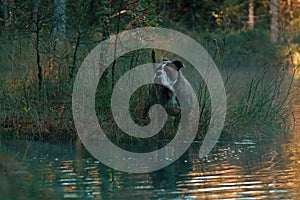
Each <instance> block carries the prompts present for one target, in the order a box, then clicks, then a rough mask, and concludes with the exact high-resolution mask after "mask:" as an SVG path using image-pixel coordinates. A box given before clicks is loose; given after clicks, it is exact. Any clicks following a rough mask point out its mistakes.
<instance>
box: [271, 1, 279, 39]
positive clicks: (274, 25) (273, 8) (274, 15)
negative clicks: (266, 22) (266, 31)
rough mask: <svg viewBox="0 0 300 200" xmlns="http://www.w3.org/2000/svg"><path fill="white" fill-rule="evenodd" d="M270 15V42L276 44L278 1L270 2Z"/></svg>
mask: <svg viewBox="0 0 300 200" xmlns="http://www.w3.org/2000/svg"><path fill="white" fill-rule="evenodd" d="M270 14H271V26H270V29H271V33H270V37H271V42H273V43H277V42H278V0H270Z"/></svg>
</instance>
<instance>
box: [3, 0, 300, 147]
mask: <svg viewBox="0 0 300 200" xmlns="http://www.w3.org/2000/svg"><path fill="white" fill-rule="evenodd" d="M289 2H290V4H288V3H287V2H281V4H280V21H279V24H280V25H281V27H282V28H281V33H280V40H279V43H278V44H272V43H271V42H270V39H269V33H270V31H269V27H270V14H269V2H268V1H266V0H263V1H255V4H254V8H255V26H254V29H252V30H250V29H249V27H248V26H247V22H248V3H249V2H248V1H241V0H224V1H219V0H214V1H208V0H200V1H196V0H191V1H188V2H187V1H183V0H177V1H170V0H164V1H161V0H155V1H151V2H150V1H142V0H124V1H110V0H102V1H96V0H88V1H84V0H80V1H69V0H66V10H65V11H66V12H65V13H66V20H67V21H66V30H67V31H66V34H65V35H64V36H61V37H57V36H56V35H54V34H53V32H54V24H55V20H56V19H55V17H54V16H53V15H54V9H55V8H54V6H53V2H52V1H50V0H49V1H48V0H47V1H37V0H35V1H28V0H25V1H20V0H16V1H1V3H0V13H1V14H0V26H1V30H0V32H1V33H0V34H1V38H0V44H1V45H0V74H1V76H0V88H1V90H0V103H1V104H0V111H1V114H0V129H1V130H0V131H1V132H5V133H7V132H14V133H15V134H13V135H14V136H17V137H19V136H21V137H23V136H26V137H27V136H28V135H29V136H33V135H34V136H35V137H37V138H39V139H45V138H49V137H50V136H51V135H52V134H53V133H58V134H56V135H62V136H63V135H67V134H66V133H70V135H71V136H73V135H74V134H75V130H74V126H73V123H72V115H71V94H72V83H73V79H74V77H75V75H76V72H77V70H78V68H79V66H80V63H81V62H82V61H83V59H84V58H85V56H86V55H87V54H88V53H89V51H91V49H92V48H93V47H94V46H95V45H97V44H98V43H99V41H101V40H103V39H106V38H108V37H109V36H110V34H115V33H119V32H121V31H122V30H126V29H131V28H137V27H145V26H162V27H167V28H173V29H177V30H179V31H183V32H184V33H187V34H189V35H191V36H192V37H193V38H195V39H196V40H197V41H199V42H200V43H201V44H202V45H203V46H204V47H205V48H206V49H207V50H208V52H209V53H210V54H211V55H212V57H213V58H214V60H215V62H216V63H217V64H218V66H220V70H221V71H223V72H224V74H225V75H224V79H225V80H226V83H227V82H230V78H229V76H230V74H229V75H228V73H225V72H226V71H233V72H231V73H232V74H233V77H235V76H234V75H235V74H234V69H235V68H236V67H237V66H238V67H241V68H244V69H252V70H256V69H266V71H263V73H262V76H260V77H251V78H250V79H249V82H247V81H245V82H243V83H244V84H245V87H244V89H243V90H239V94H240V97H241V98H240V99H236V98H233V99H229V100H230V102H229V104H230V106H231V107H230V109H229V115H228V116H229V117H230V118H229V121H228V124H227V126H226V130H225V132H227V133H228V134H233V133H234V132H235V131H236V130H239V129H240V128H241V127H243V126H244V127H245V126H249V124H250V123H251V122H253V123H254V124H259V123H262V124H272V125H270V126H274V124H276V123H277V124H278V123H281V124H283V123H284V122H283V121H284V120H283V121H281V120H282V119H283V118H284V117H286V102H283V101H282V99H280V98H281V96H280V94H279V93H278V92H279V91H280V90H281V89H280V88H281V86H282V80H283V77H285V74H284V73H281V72H280V70H282V69H286V66H285V63H286V60H287V59H289V57H293V56H294V57H295V56H297V55H298V53H299V50H298V49H297V47H299V38H300V34H299V21H300V18H299V17H300V11H299V3H298V2H297V1H296V0H295V1H294V0H291V1H289ZM4 8H7V9H6V10H7V11H9V13H4V12H6V11H5V9H4ZM286 52H288V53H286ZM161 54H162V55H164V53H161ZM147 61H148V62H150V61H151V59H150V53H149V51H148V50H141V51H134V52H131V53H130V54H126V55H124V56H123V57H122V58H119V59H118V60H117V61H116V62H115V63H114V65H113V66H110V68H109V69H108V70H107V79H106V80H104V81H103V82H101V83H99V87H98V91H97V95H96V96H97V98H101V99H103V101H99V102H98V101H97V105H96V107H97V109H98V111H99V113H100V111H101V113H102V112H103V114H99V113H98V117H99V119H101V120H99V121H104V126H106V127H107V130H108V132H110V133H111V136H112V137H115V138H116V140H117V141H119V142H120V141H123V140H124V141H125V140H127V139H128V137H127V136H125V135H124V134H123V135H122V133H120V130H118V128H117V127H116V126H115V125H114V124H113V121H111V118H112V116H111V113H110V109H109V105H110V99H109V98H110V95H111V87H113V86H114V83H115V81H114V80H118V78H119V77H121V76H122V75H123V74H124V73H125V72H126V71H128V70H130V69H132V68H133V67H135V66H137V65H140V64H144V63H145V62H147ZM266 66H272V67H269V68H266ZM271 68H272V70H270V69H271ZM39 71H40V73H38V72H39ZM185 73H189V72H185ZM270 73H272V75H271V74H270ZM38 74H39V75H38ZM191 74H193V73H192V72H191ZM40 76H41V79H40ZM199 80H200V82H201V79H199ZM232 82H234V81H232ZM239 85H241V83H239ZM197 89H198V98H199V102H200V104H201V109H202V110H201V116H200V118H201V120H200V124H201V127H200V131H199V138H201V137H202V136H203V133H204V132H205V130H206V128H207V125H208V123H209V116H210V102H209V93H208V91H207V88H206V86H205V84H204V83H203V82H201V84H200V87H199V88H197ZM227 89H228V94H229V95H232V93H234V92H232V90H231V89H230V87H228V86H227ZM231 92H232V93H231ZM146 93H147V88H141V89H140V90H139V91H137V92H136V93H135V96H134V97H133V98H132V100H131V101H132V105H137V106H133V107H131V111H132V116H133V118H134V119H135V120H137V123H141V122H140V121H139V120H138V118H139V116H140V113H141V112H142V109H143V103H144V102H145V99H140V97H139V95H142V96H145V95H146ZM283 100H285V99H283ZM169 121H171V120H169ZM171 128H172V125H171V123H169V124H168V126H167V128H166V130H165V133H166V135H165V136H166V137H165V138H153V139H154V140H156V139H159V140H160V139H166V138H168V137H172V135H170V134H169V133H171V132H172V131H171ZM124 138H125V139H124ZM129 140H130V141H133V140H134V139H132V138H130V139H129Z"/></svg>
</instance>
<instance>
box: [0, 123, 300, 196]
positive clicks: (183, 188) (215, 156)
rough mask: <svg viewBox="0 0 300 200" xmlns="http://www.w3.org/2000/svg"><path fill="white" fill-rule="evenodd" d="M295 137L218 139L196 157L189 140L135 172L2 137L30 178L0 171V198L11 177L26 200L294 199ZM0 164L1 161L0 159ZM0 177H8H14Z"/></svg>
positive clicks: (299, 180)
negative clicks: (168, 161)
mask: <svg viewBox="0 0 300 200" xmlns="http://www.w3.org/2000/svg"><path fill="white" fill-rule="evenodd" d="M299 119H300V118H299ZM296 136H297V137H296ZM298 139H299V134H297V135H295V138H292V139H291V142H289V140H288V139H282V140H264V141H252V140H250V139H245V140H242V141H234V142H222V143H219V144H218V146H217V147H216V148H215V149H214V151H213V152H211V154H210V155H209V156H208V157H206V158H204V159H202V160H198V159H197V155H198V149H199V145H200V144H199V143H194V145H193V146H192V147H191V148H190V149H189V151H188V152H187V153H186V154H184V155H183V156H182V157H181V159H180V160H178V161H177V162H175V163H174V164H172V165H171V166H169V167H167V168H165V169H162V170H160V171H156V172H153V173H148V174H138V175H137V174H128V173H122V172H119V171H115V170H112V169H110V168H108V167H106V166H104V165H102V164H101V163H99V161H97V160H95V159H94V158H93V157H91V156H90V155H89V154H88V153H87V152H85V154H84V155H82V157H81V158H78V157H76V152H75V148H74V147H73V146H71V145H65V144H64V145H63V144H61V145H53V144H45V143H38V142H18V143H17V144H14V143H13V142H7V141H6V142H5V141H2V144H1V152H3V155H6V156H7V157H10V158H11V160H12V161H13V162H15V165H17V166H22V169H23V170H25V171H26V173H25V174H31V176H28V175H26V177H27V178H26V177H25V178H22V177H23V176H22V174H21V175H18V176H17V175H5V174H3V173H2V174H0V177H1V182H2V183H0V186H1V188H0V197H1V194H2V193H3V191H4V186H5V187H6V188H10V187H11V188H13V187H15V185H14V184H15V181H17V182H19V183H20V184H21V183H22V182H24V186H28V187H30V192H27V195H26V196H25V197H27V199H32V198H33V197H36V196H37V195H38V194H39V192H40V191H43V192H45V191H47V194H53V195H56V197H58V198H59V197H61V198H63V197H64V198H79V199H87V198H95V199H141V198H145V199H150V198H151V199H153V198H177V199H184V198H185V199H193V198H195V199H202V198H203V199H239V198H240V199H262V198H267V199H297V197H299V196H300V161H299V159H300V152H299V150H298V149H299V145H300V143H299V140H298ZM0 164H1V166H2V165H3V160H2V157H1V162H0ZM16 176H17V178H15V177H16ZM3 177H12V178H13V179H14V181H12V182H9V181H7V179H3ZM19 177H21V178H19ZM3 182H7V184H4V183H3ZM9 184H10V185H9ZM23 190H24V191H26V187H24V188H23ZM35 190H36V191H35ZM24 191H22V190H21V191H18V190H12V193H11V194H10V195H11V198H12V197H19V196H22V197H23V198H22V199H24V195H23V193H24ZM34 191H35V192H34ZM1 199H2V198H1ZM16 199H17V198H16ZM25 199H26V198H25Z"/></svg>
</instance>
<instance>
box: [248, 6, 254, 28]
mask: <svg viewBox="0 0 300 200" xmlns="http://www.w3.org/2000/svg"><path fill="white" fill-rule="evenodd" d="M253 1H254V0H250V1H249V10H248V12H249V13H248V23H249V29H253V28H254V3H253Z"/></svg>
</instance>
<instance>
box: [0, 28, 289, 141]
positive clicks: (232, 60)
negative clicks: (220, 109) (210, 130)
mask: <svg viewBox="0 0 300 200" xmlns="http://www.w3.org/2000/svg"><path fill="white" fill-rule="evenodd" d="M193 34H194V33H193ZM248 34H250V35H248ZM253 34H254V35H253ZM237 36H239V38H236V37H237ZM197 37H198V39H199V38H202V36H199V35H198V36H197ZM197 37H196V39H197ZM209 37H214V35H210V36H209ZM248 37H250V38H252V39H253V38H254V40H255V43H257V44H259V41H260V40H259V38H261V35H259V34H257V35H255V33H252V32H251V33H243V34H238V35H231V36H230V35H229V36H226V38H225V37H218V38H208V41H213V43H212V44H210V45H208V43H206V41H207V40H205V39H203V38H202V39H199V41H202V42H203V43H204V45H203V46H204V47H206V48H207V49H208V51H209V53H210V54H211V55H215V56H214V59H215V60H216V62H217V65H218V66H220V70H221V71H222V72H223V75H224V80H225V83H226V90H227V96H229V97H230V98H229V99H228V110H227V121H226V126H225V128H224V135H239V134H241V133H242V134H245V133H246V132H247V133H248V132H251V134H252V135H253V134H256V135H257V136H259V137H261V136H264V134H266V133H267V134H270V133H277V132H279V131H282V130H283V129H284V128H285V127H286V124H287V122H286V119H287V115H288V106H287V99H286V98H285V95H286V94H284V95H282V94H283V93H282V92H281V91H282V88H283V86H284V80H285V77H286V71H282V66H281V64H280V63H279V64H278V63H277V64H276V63H274V62H273V63H272V60H273V59H274V58H276V54H275V53H274V52H276V49H274V48H275V47H274V48H272V47H271V46H270V47H269V48H270V51H267V50H266V49H264V48H261V49H258V47H256V45H250V42H243V41H247V38H248ZM233 38H236V40H233ZM262 39H264V37H263V38H262ZM14 41H15V40H14ZM263 41H264V40H263ZM30 42H31V41H30V40H27V41H26V39H24V38H19V40H17V42H16V41H15V42H12V39H9V38H6V39H5V40H4V42H3V43H2V44H3V45H2V46H1V47H2V49H5V51H1V53H0V57H1V60H0V66H1V69H2V70H0V73H1V76H0V88H1V90H0V103H1V104H0V113H1V114H0V132H1V136H2V137H5V136H10V137H15V138H20V137H21V138H23V137H26V138H34V139H41V140H48V139H51V138H52V139H53V140H58V139H60V138H62V137H66V138H70V137H75V136H76V130H75V127H74V124H73V119H72V111H71V107H72V106H71V102H72V96H71V95H72V85H73V80H72V79H69V72H68V63H69V61H68V55H71V57H72V56H73V55H74V53H73V51H72V48H66V50H65V52H64V54H65V56H64V57H63V59H62V60H60V61H59V62H55V61H53V60H52V57H51V53H50V54H47V52H44V53H43V54H42V66H43V69H44V74H43V75H44V82H43V87H42V88H41V89H39V87H38V80H37V77H36V76H37V75H36V74H37V69H36V65H35V61H34V60H35V56H34V49H33V47H32V45H30ZM21 43H22V45H21ZM225 43H226V44H225ZM23 44H26V45H23ZM242 44H243V45H242ZM70 46H71V45H70ZM90 46H93V45H90ZM20 48H21V49H20ZM238 49H241V51H238ZM89 50H90V48H88V47H86V48H85V47H81V48H79V49H78V50H77V51H78V52H77V55H78V62H77V63H81V62H82V59H83V58H84V57H85V55H86V54H87V53H88V52H89ZM249 52H250V54H251V56H252V57H251V59H250V60H251V63H252V64H253V65H254V64H257V65H259V66H256V67H258V68H260V69H265V70H261V71H262V73H259V74H260V75H259V76H257V75H256V76H253V77H252V78H250V79H248V80H244V81H243V82H237V81H236V78H238V77H239V75H237V76H236V75H235V73H236V72H235V71H234V70H232V69H233V67H232V66H237V65H238V64H239V66H242V67H241V73H243V70H244V69H252V66H249V62H248V61H245V60H246V59H247V53H249ZM150 55H151V53H150V51H149V50H141V51H135V52H131V53H130V54H126V55H124V56H122V57H120V58H119V59H118V60H117V62H116V63H115V70H114V73H113V74H112V73H111V70H110V69H108V70H107V74H106V77H104V79H101V80H100V82H99V84H98V89H97V93H96V105H95V107H96V112H97V116H98V119H99V122H100V124H101V126H103V129H104V131H105V132H106V134H107V135H108V137H110V138H111V139H112V140H113V141H114V142H115V143H118V144H125V143H138V142H145V143H149V142H153V141H155V142H157V141H159V142H161V141H163V140H168V139H171V138H172V137H174V132H176V127H175V129H174V126H173V119H171V118H169V119H168V121H167V124H166V126H165V128H164V130H163V131H162V132H161V134H159V135H158V136H154V137H152V138H150V139H147V140H141V139H138V138H134V137H130V136H128V135H127V134H125V133H123V132H122V131H121V130H120V129H119V128H118V127H117V125H116V124H115V122H114V120H113V117H112V114H111V110H110V97H111V93H112V85H111V84H112V81H111V80H112V79H114V80H118V79H119V78H120V77H121V76H122V75H123V74H124V73H126V72H127V71H128V70H130V69H132V68H134V67H135V66H138V65H140V64H145V63H148V62H151V57H150ZM164 56H166V54H165V53H164V52H160V53H158V57H160V58H161V59H162V58H163V57H164ZM171 56H172V55H171ZM173 56H174V55H173ZM248 57H249V56H248ZM170 58H171V59H172V57H170ZM241 58H242V59H241ZM262 58H264V61H263V62H262V61H261V59H262ZM158 59H159V58H158ZM243 59H244V63H248V65H246V64H245V66H243V65H244V64H243ZM248 59H249V58H248ZM256 61H259V62H256ZM57 63H59V64H57ZM268 63H269V64H268ZM266 65H271V66H272V67H271V68H267V67H265V66H266ZM76 67H77V69H78V67H79V65H78V66H76ZM190 68H192V67H191V66H190V67H187V69H184V71H183V73H184V74H186V76H187V77H188V78H189V77H191V76H193V75H194V74H195V73H194V72H193V71H189V69H190ZM228 69H229V71H230V70H232V74H230V73H229V74H230V75H228V73H225V71H226V70H228ZM270 69H272V70H270ZM193 78H194V79H195V77H193ZM196 79H198V81H199V84H198V85H197V86H195V91H196V93H197V95H198V100H199V105H200V121H199V122H200V126H199V132H198V137H197V138H198V139H201V138H202V137H203V136H204V134H205V132H206V129H207V127H208V124H209V121H210V112H211V111H210V97H209V92H208V90H207V87H206V85H205V83H204V82H203V79H201V77H200V76H199V78H198V77H196ZM230 82H231V83H233V85H234V86H237V85H238V86H242V85H244V87H241V88H242V89H238V92H236V91H237V89H236V88H235V89H233V90H231V86H230V84H228V83H230ZM147 93H148V91H147V86H145V87H141V88H140V89H139V90H138V91H136V92H135V93H134V95H133V97H132V98H131V101H130V105H131V106H130V112H131V116H132V118H133V119H134V120H135V121H136V122H137V123H138V124H140V125H144V124H145V123H146V122H144V121H143V119H142V113H143V109H144V105H145V101H146V98H147ZM231 97H232V98H231ZM174 130H175V131H174ZM242 130H245V131H242Z"/></svg>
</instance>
